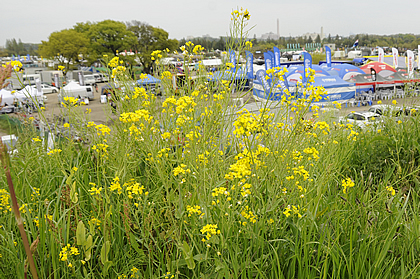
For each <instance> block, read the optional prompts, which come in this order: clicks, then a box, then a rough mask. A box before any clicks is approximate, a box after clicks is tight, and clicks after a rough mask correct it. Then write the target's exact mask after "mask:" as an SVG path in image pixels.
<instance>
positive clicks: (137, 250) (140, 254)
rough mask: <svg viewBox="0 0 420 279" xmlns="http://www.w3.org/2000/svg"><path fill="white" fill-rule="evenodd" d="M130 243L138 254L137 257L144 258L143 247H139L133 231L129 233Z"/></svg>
mask: <svg viewBox="0 0 420 279" xmlns="http://www.w3.org/2000/svg"><path fill="white" fill-rule="evenodd" d="M130 244H131V247H133V248H134V250H136V252H137V254H138V255H137V257H138V258H140V259H144V258H146V255H145V254H144V251H143V249H140V247H139V244H138V243H137V241H136V238H135V236H134V234H133V233H130Z"/></svg>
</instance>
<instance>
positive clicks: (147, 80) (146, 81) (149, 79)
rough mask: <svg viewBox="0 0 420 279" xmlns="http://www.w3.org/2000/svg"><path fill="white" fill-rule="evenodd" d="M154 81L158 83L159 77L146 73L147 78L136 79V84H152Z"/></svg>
mask: <svg viewBox="0 0 420 279" xmlns="http://www.w3.org/2000/svg"><path fill="white" fill-rule="evenodd" d="M154 83H160V79H158V78H155V77H154V76H151V75H147V78H145V79H139V80H137V84H138V85H147V84H154Z"/></svg>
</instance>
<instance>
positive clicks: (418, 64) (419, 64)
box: [417, 45, 420, 70]
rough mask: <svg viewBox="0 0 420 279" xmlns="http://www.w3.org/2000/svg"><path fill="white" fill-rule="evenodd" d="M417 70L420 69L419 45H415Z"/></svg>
mask: <svg viewBox="0 0 420 279" xmlns="http://www.w3.org/2000/svg"><path fill="white" fill-rule="evenodd" d="M417 70H420V45H418V46H417Z"/></svg>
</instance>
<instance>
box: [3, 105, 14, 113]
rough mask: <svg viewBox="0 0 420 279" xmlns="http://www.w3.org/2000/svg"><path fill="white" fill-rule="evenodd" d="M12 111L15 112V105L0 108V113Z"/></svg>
mask: <svg viewBox="0 0 420 279" xmlns="http://www.w3.org/2000/svg"><path fill="white" fill-rule="evenodd" d="M14 112H15V107H14V106H11V105H8V106H4V107H2V108H1V109H0V114H6V113H14Z"/></svg>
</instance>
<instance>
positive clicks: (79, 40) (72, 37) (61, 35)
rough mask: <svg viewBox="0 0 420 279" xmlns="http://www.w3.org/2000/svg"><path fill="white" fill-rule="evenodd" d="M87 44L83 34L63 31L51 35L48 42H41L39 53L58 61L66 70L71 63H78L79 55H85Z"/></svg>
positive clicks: (68, 30)
mask: <svg viewBox="0 0 420 279" xmlns="http://www.w3.org/2000/svg"><path fill="white" fill-rule="evenodd" d="M88 44H89V40H88V38H87V37H86V35H85V34H83V33H79V32H76V31H75V30H73V29H64V30H61V31H58V32H54V33H51V35H50V36H49V37H48V41H42V44H41V45H40V47H39V53H40V55H42V56H44V57H49V58H56V59H58V60H59V61H60V63H61V64H63V65H64V64H65V65H66V68H67V69H68V68H69V64H70V63H71V62H78V61H79V55H85V54H86V53H87V50H88V48H87V46H88ZM65 61H67V63H65Z"/></svg>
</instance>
